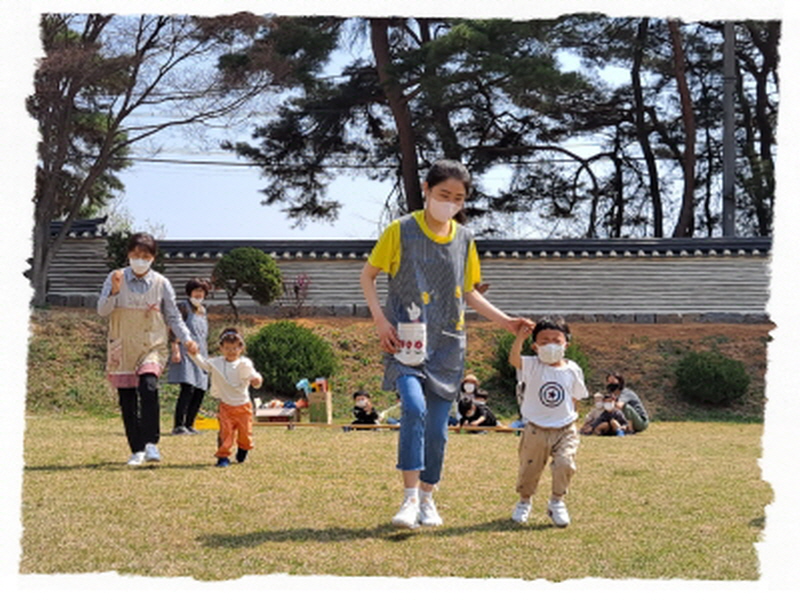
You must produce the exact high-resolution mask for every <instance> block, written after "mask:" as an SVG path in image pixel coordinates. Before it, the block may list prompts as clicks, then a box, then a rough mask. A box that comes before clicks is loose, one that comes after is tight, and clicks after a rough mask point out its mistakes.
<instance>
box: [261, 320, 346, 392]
mask: <svg viewBox="0 0 800 600" xmlns="http://www.w3.org/2000/svg"><path fill="white" fill-rule="evenodd" d="M247 355H248V356H249V357H250V358H251V359H252V360H253V363H254V364H255V367H256V369H258V371H259V372H260V373H261V374H262V375H263V376H264V388H265V389H266V390H269V391H271V392H273V393H276V394H282V395H284V396H294V395H295V394H296V392H297V389H296V387H295V385H296V384H297V382H298V381H300V380H301V379H304V378H306V379H308V380H309V381H313V380H314V379H316V378H317V377H325V378H326V379H330V377H331V376H332V375H333V374H334V373H335V372H336V370H337V361H336V356H335V354H334V353H333V349H332V348H331V346H330V344H328V342H326V341H325V340H324V339H322V338H321V337H320V336H318V335H317V334H316V333H314V332H313V331H311V330H310V329H307V328H305V327H302V326H300V325H297V324H296V323H294V322H292V321H276V322H275V323H270V324H269V325H265V326H264V327H262V328H261V329H260V330H259V331H258V332H257V333H255V334H254V335H252V336H251V337H249V338H248V339H247Z"/></svg>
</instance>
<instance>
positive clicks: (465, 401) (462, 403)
mask: <svg viewBox="0 0 800 600" xmlns="http://www.w3.org/2000/svg"><path fill="white" fill-rule="evenodd" d="M472 404H473V403H472V399H471V398H461V400H459V401H458V412H459V414H462V415H465V414H467V411H468V410H469V409H470V408H471V407H472Z"/></svg>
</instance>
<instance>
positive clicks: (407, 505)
mask: <svg viewBox="0 0 800 600" xmlns="http://www.w3.org/2000/svg"><path fill="white" fill-rule="evenodd" d="M392 525H394V526H395V527H402V528H405V529H416V527H417V525H419V502H418V501H417V500H416V499H413V498H406V499H405V500H403V504H402V506H401V507H400V510H399V511H397V514H396V515H395V516H394V518H392Z"/></svg>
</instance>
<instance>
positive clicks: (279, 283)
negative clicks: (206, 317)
mask: <svg viewBox="0 0 800 600" xmlns="http://www.w3.org/2000/svg"><path fill="white" fill-rule="evenodd" d="M211 283H213V284H214V287H216V288H219V289H223V290H225V294H226V295H227V296H228V303H229V304H230V305H231V308H232V309H233V314H234V318H235V319H236V320H237V321H238V320H239V310H238V309H237V307H236V304H235V303H234V301H233V298H234V296H236V294H237V293H238V292H239V290H242V291H243V292H245V293H246V294H249V295H250V296H251V297H252V298H253V300H255V301H256V302H258V303H259V304H262V305H266V304H269V303H270V302H272V301H273V300H275V299H276V298H278V297H279V296H280V295H281V294H282V293H283V280H282V277H281V270H280V268H278V264H277V263H276V262H275V259H274V258H272V257H271V256H270V255H269V254H267V253H266V252H263V251H262V250H259V249H258V248H250V247H243V248H234V249H233V250H231V251H230V252H228V253H227V254H226V255H225V256H223V257H222V258H220V259H219V261H217V264H216V265H214V271H213V272H212V274H211Z"/></svg>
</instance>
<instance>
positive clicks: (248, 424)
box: [214, 401, 253, 458]
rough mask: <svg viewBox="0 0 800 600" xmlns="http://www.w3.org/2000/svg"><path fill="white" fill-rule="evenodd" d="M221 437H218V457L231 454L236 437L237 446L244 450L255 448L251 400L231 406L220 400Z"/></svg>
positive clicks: (218, 415)
mask: <svg viewBox="0 0 800 600" xmlns="http://www.w3.org/2000/svg"><path fill="white" fill-rule="evenodd" d="M217 417H218V418H219V437H218V438H217V452H216V454H215V455H214V456H216V457H217V458H227V457H229V456H230V455H231V449H232V448H233V442H234V438H235V440H236V446H237V447H238V448H240V449H242V450H252V449H253V406H252V404H250V403H249V402H248V403H247V404H242V405H240V406H231V405H230V404H225V403H224V402H222V401H220V403H219V413H218V414H217Z"/></svg>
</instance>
